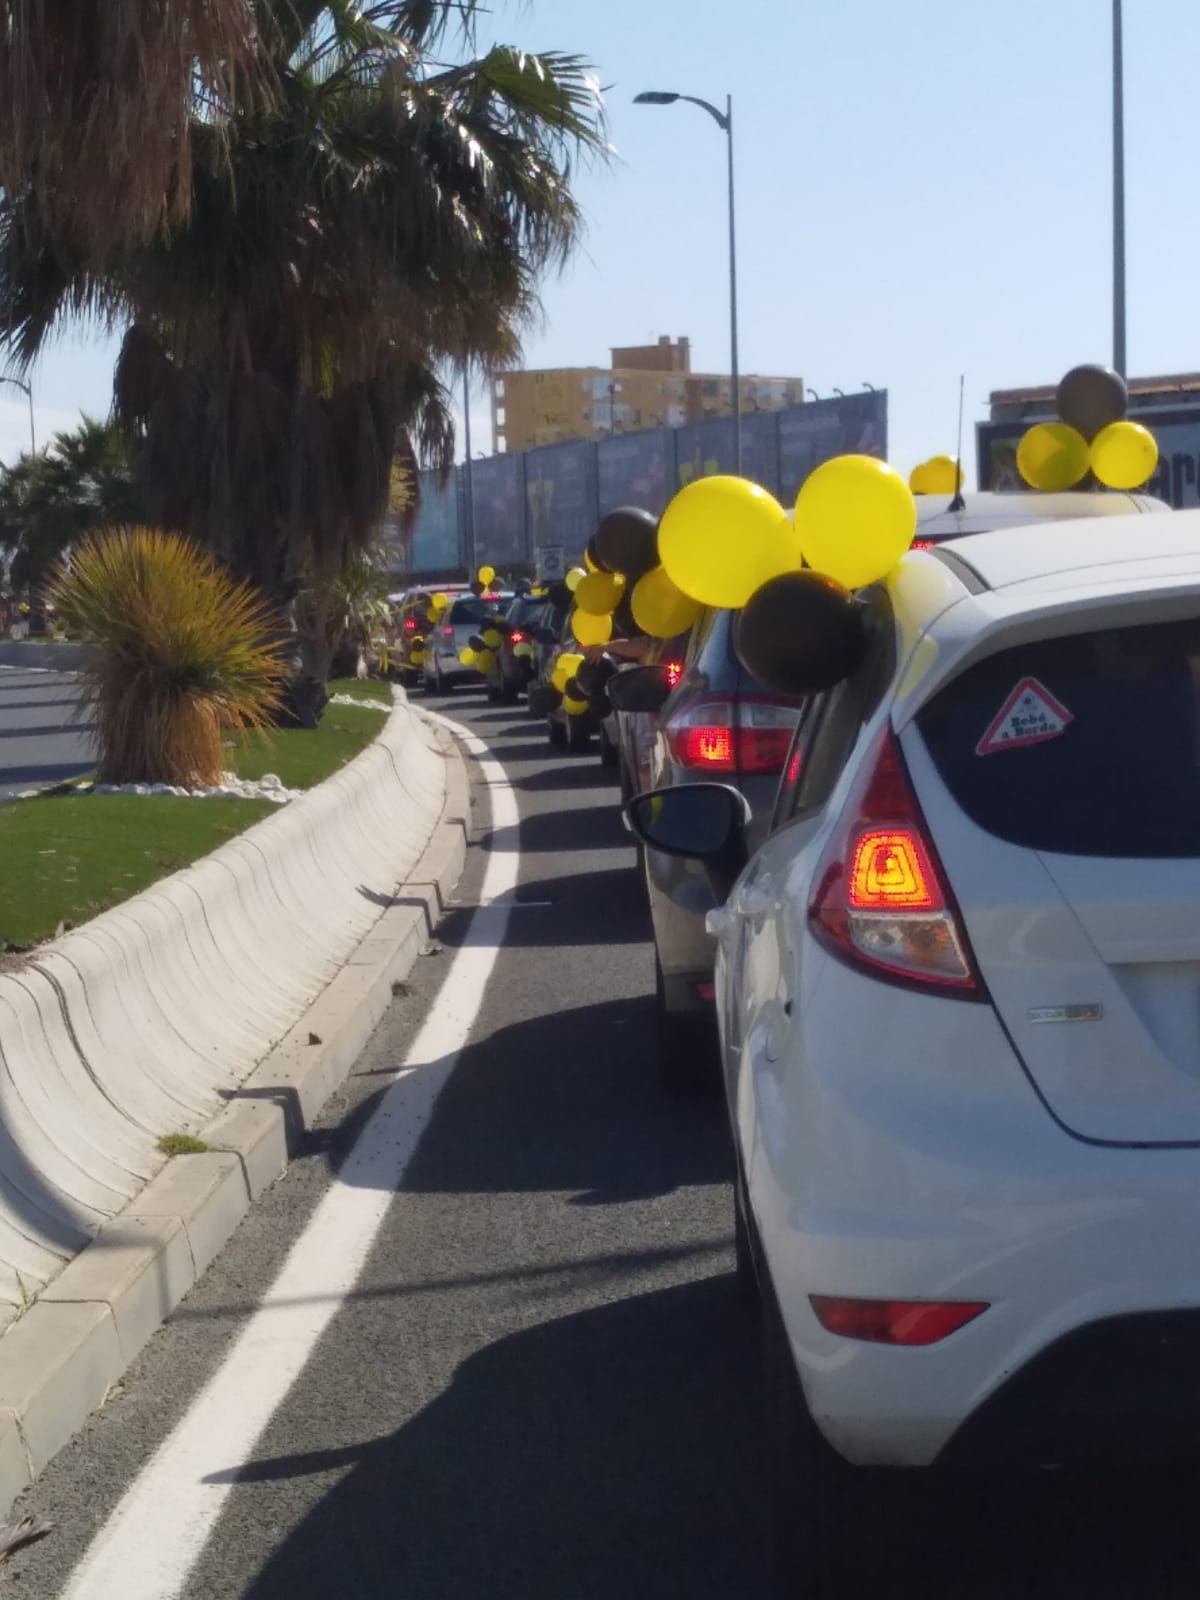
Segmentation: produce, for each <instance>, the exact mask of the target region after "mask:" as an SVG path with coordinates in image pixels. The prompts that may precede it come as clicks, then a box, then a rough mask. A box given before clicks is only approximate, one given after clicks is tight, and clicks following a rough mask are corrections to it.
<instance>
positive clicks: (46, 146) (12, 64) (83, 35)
mask: <svg viewBox="0 0 1200 1600" xmlns="http://www.w3.org/2000/svg"><path fill="white" fill-rule="evenodd" d="M264 44H265V41H263V40H262V38H261V37H260V33H259V29H258V22H257V17H256V7H255V5H254V3H253V0H0V103H2V104H3V106H4V116H3V119H2V120H0V186H2V187H3V188H5V189H7V190H8V191H9V193H10V194H22V193H24V192H25V191H26V189H32V190H33V191H35V192H36V194H37V196H38V200H39V202H40V211H41V215H42V217H43V218H44V220H45V222H46V225H47V226H48V228H49V229H50V230H51V232H52V234H54V235H55V236H57V237H61V238H64V239H68V240H70V241H71V242H72V245H73V247H74V249H76V250H79V251H82V253H83V254H84V255H85V256H86V257H87V259H89V260H90V261H93V262H100V261H103V260H104V259H105V258H106V257H107V255H108V254H109V252H110V251H111V250H112V249H113V248H114V247H115V246H117V245H127V244H128V242H129V240H130V238H131V237H132V238H139V239H144V238H148V237H150V236H151V235H152V234H153V233H154V232H155V231H156V230H157V229H158V228H159V227H161V226H162V225H163V223H165V222H170V221H178V220H179V219H181V218H182V217H183V216H185V215H186V214H187V211H188V208H189V205H190V200H191V194H190V162H189V157H188V149H189V143H190V135H191V130H192V127H193V122H194V118H195V117H196V115H197V109H198V108H197V100H198V99H199V101H200V102H201V108H203V106H204V105H206V104H207V105H208V107H209V113H210V116H215V117H217V118H219V117H220V115H221V113H222V111H223V110H224V108H228V107H229V106H230V105H232V104H234V103H238V102H240V101H242V100H244V99H246V98H251V99H255V98H258V97H260V96H262V95H263V93H264V91H266V89H267V88H268V85H269V83H270V81H271V80H270V69H269V66H268V55H267V51H266V50H265V48H264Z"/></svg>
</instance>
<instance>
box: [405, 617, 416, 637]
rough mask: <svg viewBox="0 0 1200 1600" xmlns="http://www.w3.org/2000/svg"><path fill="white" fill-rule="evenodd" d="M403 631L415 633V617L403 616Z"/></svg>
mask: <svg viewBox="0 0 1200 1600" xmlns="http://www.w3.org/2000/svg"><path fill="white" fill-rule="evenodd" d="M404 631H405V633H416V631H417V619H416V617H405V619H404Z"/></svg>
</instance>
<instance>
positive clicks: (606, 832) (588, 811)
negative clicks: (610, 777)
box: [480, 802, 633, 855]
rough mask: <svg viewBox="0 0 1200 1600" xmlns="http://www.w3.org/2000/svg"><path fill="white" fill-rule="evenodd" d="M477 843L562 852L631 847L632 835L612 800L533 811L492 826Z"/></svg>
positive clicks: (567, 853)
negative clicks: (516, 820)
mask: <svg viewBox="0 0 1200 1600" xmlns="http://www.w3.org/2000/svg"><path fill="white" fill-rule="evenodd" d="M480 843H481V844H482V845H483V846H484V847H485V848H486V849H488V850H521V851H531V852H537V853H539V854H540V853H543V852H545V851H558V852H559V853H561V854H564V855H572V854H577V853H578V852H579V850H580V849H581V848H582V849H585V850H589V851H590V850H632V849H633V836H632V834H630V833H628V832H627V831H626V829H625V825H624V823H623V822H622V821H621V813H620V811H618V809H617V808H616V806H615V805H613V804H612V803H611V802H606V803H605V804H603V805H594V806H574V807H572V808H571V809H570V810H568V811H534V812H529V813H527V814H526V815H525V816H523V817H522V818H521V821H520V822H519V823H516V824H513V825H511V826H507V827H503V828H494V829H493V830H492V831H491V832H490V833H488V834H486V835H484V836H483V838H482V839H481V840H480Z"/></svg>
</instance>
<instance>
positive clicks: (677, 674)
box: [663, 661, 683, 689]
mask: <svg viewBox="0 0 1200 1600" xmlns="http://www.w3.org/2000/svg"><path fill="white" fill-rule="evenodd" d="M663 671H664V672H665V673H666V677H667V684H668V686H669V687H670V688H672V689H674V688H675V686H676V685H677V684H678V682H679V680H680V678H682V677H683V662H682V661H667V662H665V663H664V664H663Z"/></svg>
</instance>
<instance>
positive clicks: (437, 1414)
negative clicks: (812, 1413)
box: [240, 1276, 768, 1600]
mask: <svg viewBox="0 0 1200 1600" xmlns="http://www.w3.org/2000/svg"><path fill="white" fill-rule="evenodd" d="M395 1334H396V1338H395V1345H394V1347H393V1348H381V1349H380V1350H379V1351H378V1360H379V1361H380V1362H381V1363H382V1364H384V1365H387V1364H391V1363H403V1362H404V1360H405V1359H406V1352H405V1349H404V1342H403V1336H404V1327H403V1323H402V1321H401V1320H399V1319H398V1320H397V1323H396V1324H395ZM754 1345H755V1334H754V1330H753V1327H752V1325H751V1323H750V1321H749V1319H748V1318H747V1317H746V1316H745V1314H744V1313H743V1311H742V1309H741V1308H740V1306H739V1305H738V1304H737V1301H736V1296H735V1294H734V1291H733V1288H732V1285H731V1280H730V1279H729V1278H728V1277H725V1276H721V1277H713V1278H707V1279H702V1280H700V1281H699V1282H695V1283H689V1284H686V1285H683V1286H681V1287H676V1288H669V1289H662V1290H659V1291H656V1292H654V1293H650V1294H644V1295H636V1296H632V1297H629V1298H626V1299H622V1300H619V1301H617V1302H616V1303H615V1304H611V1305H605V1306H601V1307H600V1308H598V1309H593V1310H588V1311H585V1312H580V1313H577V1314H575V1315H573V1316H568V1317H563V1318H560V1319H558V1320H556V1321H552V1322H547V1323H545V1324H543V1325H542V1326H540V1327H537V1328H534V1329H532V1330H530V1331H527V1332H521V1333H518V1334H514V1335H511V1336H510V1337H508V1338H505V1339H501V1340H498V1341H497V1342H496V1343H494V1344H492V1345H489V1346H488V1347H487V1348H486V1349H484V1350H481V1351H480V1352H479V1353H478V1354H476V1355H473V1356H471V1357H470V1358H469V1359H468V1360H467V1361H465V1362H464V1363H463V1364H462V1365H461V1366H460V1367H459V1368H458V1370H457V1372H456V1373H455V1375H454V1378H453V1381H452V1382H451V1383H450V1385H449V1387H448V1388H447V1389H446V1390H445V1392H444V1393H443V1394H442V1395H441V1396H440V1397H439V1398H438V1399H437V1400H435V1401H434V1402H433V1404H432V1405H430V1406H428V1407H427V1408H426V1409H425V1410H424V1411H423V1412H421V1413H420V1414H419V1415H418V1416H417V1417H415V1418H414V1419H413V1420H412V1421H411V1422H410V1423H409V1424H408V1425H407V1426H405V1427H403V1428H401V1429H400V1430H399V1431H398V1432H396V1433H395V1434H393V1435H391V1436H390V1437H387V1438H383V1439H379V1440H377V1441H374V1442H371V1443H368V1444H366V1445H364V1446H361V1447H353V1448H351V1449H349V1450H334V1451H327V1452H322V1451H316V1452H313V1453H312V1454H310V1455H292V1456H283V1457H281V1458H277V1459H275V1460H267V1461H260V1462H255V1463H251V1464H250V1465H249V1466H248V1467H246V1468H245V1469H244V1470H243V1471H242V1473H241V1474H240V1477H241V1481H243V1482H247V1481H249V1482H254V1481H258V1482H264V1481H265V1482H274V1481H284V1480H287V1479H291V1478H296V1477H302V1476H305V1475H307V1474H310V1473H313V1472H323V1471H326V1470H329V1469H330V1468H337V1467H346V1466H349V1467H350V1468H351V1470H350V1471H349V1472H348V1474H347V1475H346V1476H345V1477H344V1478H343V1479H342V1480H341V1481H340V1482H339V1484H338V1485H337V1487H336V1488H334V1489H333V1490H332V1492H331V1493H330V1494H328V1495H327V1496H326V1497H325V1499H324V1500H323V1501H322V1502H321V1503H320V1505H319V1506H318V1507H317V1508H316V1509H315V1510H314V1511H313V1512H312V1513H311V1514H310V1515H309V1516H308V1518H307V1519H306V1520H305V1521H304V1522H303V1523H301V1524H300V1526H299V1527H298V1528H297V1529H296V1530H295V1531H294V1532H293V1533H292V1534H291V1535H290V1536H289V1537H288V1538H287V1539H286V1540H285V1541H284V1543H283V1544H282V1545H281V1546H280V1548H279V1549H278V1551H277V1552H276V1553H275V1555H274V1557H273V1559H272V1560H271V1561H270V1562H269V1564H268V1565H267V1566H266V1568H265V1569H264V1570H263V1571H262V1573H261V1574H260V1575H259V1577H258V1579H257V1580H256V1581H255V1583H254V1584H253V1585H252V1586H251V1588H250V1589H249V1590H248V1591H247V1596H248V1600H278V1597H279V1596H280V1595H288V1596H289V1597H291V1600H301V1597H309V1596H311V1597H314V1600H315V1597H316V1596H321V1597H322V1600H327V1597H328V1596H331V1595H337V1596H338V1597H339V1600H382V1597H384V1596H393V1595H394V1596H397V1597H399V1596H412V1597H413V1600H418V1597H419V1600H485V1597H486V1600H541V1597H545V1600H758V1597H765V1596H766V1595H767V1593H768V1590H767V1587H766V1579H765V1572H764V1571H763V1570H762V1569H763V1560H764V1557H763V1551H764V1540H763V1538H762V1536H761V1531H760V1520H761V1513H760V1508H761V1506H762V1504H763V1503H764V1495H763V1493H762V1482H763V1451H762V1445H761V1428H760V1426H759V1424H760V1418H761V1404H762V1402H761V1396H760V1394H759V1391H758V1387H757V1363H756V1362H755V1360H754V1359H753V1351H754Z"/></svg>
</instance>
